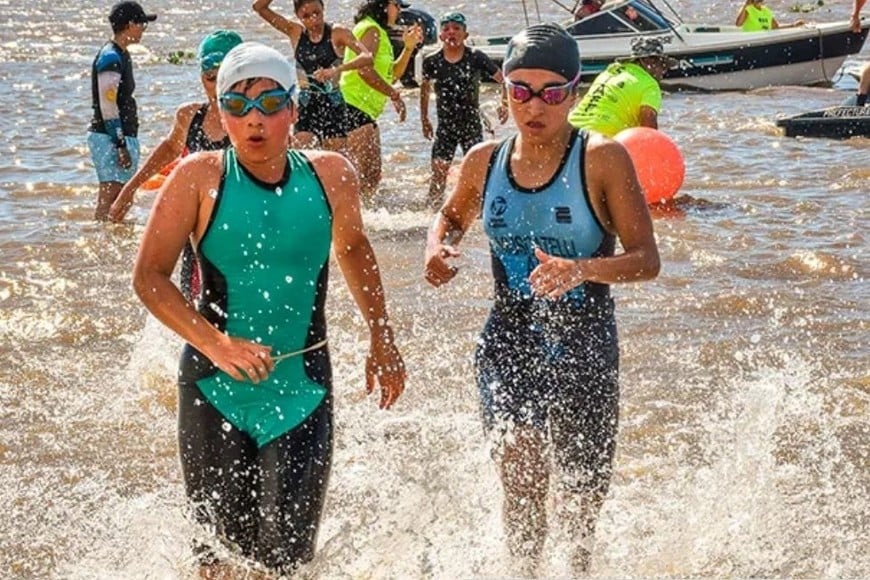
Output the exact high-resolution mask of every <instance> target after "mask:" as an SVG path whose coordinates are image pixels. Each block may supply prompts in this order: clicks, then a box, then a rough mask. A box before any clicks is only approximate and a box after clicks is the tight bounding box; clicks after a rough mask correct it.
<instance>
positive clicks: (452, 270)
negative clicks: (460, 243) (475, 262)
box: [425, 244, 459, 288]
mask: <svg viewBox="0 0 870 580" xmlns="http://www.w3.org/2000/svg"><path fill="white" fill-rule="evenodd" d="M458 257H459V251H457V250H456V248H454V247H453V246H448V245H446V244H438V245H437V246H435V247H434V248H432V249H431V250H430V249H429V248H427V249H426V258H425V264H426V272H425V278H426V281H427V282H429V284H431V285H432V286H435V287H436V288H437V287H439V286H441V285H442V284H446V283H447V282H449V281H450V280H452V279H453V277H454V276H456V273H457V272H458V271H459V268H457V267H456V266H451V265H450V264H448V263H447V260H449V259H453V258H458Z"/></svg>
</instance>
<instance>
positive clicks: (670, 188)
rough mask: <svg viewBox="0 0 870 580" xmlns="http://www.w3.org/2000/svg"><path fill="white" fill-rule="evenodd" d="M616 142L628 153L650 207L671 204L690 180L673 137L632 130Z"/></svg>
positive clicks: (660, 133) (647, 129)
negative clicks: (663, 203)
mask: <svg viewBox="0 0 870 580" xmlns="http://www.w3.org/2000/svg"><path fill="white" fill-rule="evenodd" d="M614 139H615V140H616V141H619V142H620V143H622V145H623V147H625V149H626V150H627V151H628V154H629V156H630V157H631V161H632V162H633V163H634V170H635V172H636V173H637V180H638V181H639V182H640V186H641V188H643V195H644V197H645V198H646V202H647V203H648V204H651V205H652V204H657V203H662V202H664V201H668V200H670V199H671V198H673V197H674V195H676V194H677V191H679V190H680V187H681V186H682V185H683V179H685V177H686V163H685V161H684V160H683V154H682V153H681V152H680V148H679V147H677V144H676V143H674V142H673V141H672V140H671V138H670V137H668V136H667V135H665V134H664V133H662V132H661V131H658V130H656V129H651V128H649V127H632V128H631V129H625V130H623V131H620V132H619V133H617V134H616V136H615V137H614Z"/></svg>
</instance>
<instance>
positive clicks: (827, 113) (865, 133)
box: [776, 106, 870, 139]
mask: <svg viewBox="0 0 870 580" xmlns="http://www.w3.org/2000/svg"><path fill="white" fill-rule="evenodd" d="M776 126H777V127H782V128H783V129H785V136H786V137H824V138H827V139H848V138H849V137H870V106H866V107H831V108H829V109H821V110H819V111H810V112H809V113H803V114H800V115H795V116H794V117H787V118H785V119H777V121H776Z"/></svg>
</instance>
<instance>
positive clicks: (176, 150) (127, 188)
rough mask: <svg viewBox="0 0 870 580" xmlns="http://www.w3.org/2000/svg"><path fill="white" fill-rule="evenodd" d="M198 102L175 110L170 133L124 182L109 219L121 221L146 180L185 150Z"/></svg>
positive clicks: (110, 211) (110, 210)
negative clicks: (128, 179)
mask: <svg viewBox="0 0 870 580" xmlns="http://www.w3.org/2000/svg"><path fill="white" fill-rule="evenodd" d="M200 106H201V105H199V104H198V103H188V104H186V105H182V106H180V107H179V108H178V110H177V111H176V112H175V121H174V122H173V123H172V129H170V131H169V135H167V136H166V137H164V138H163V141H161V142H160V143H159V144H158V145H157V147H155V148H154V151H152V152H151V155H149V156H148V159H146V160H145V163H144V164H143V165H142V167H140V168H139V171H137V172H136V174H135V175H134V176H133V177H132V178H131V179H130V181H128V182H127V183H125V184H124V187H122V188H121V193H119V194H118V198H117V199H116V200H115V202H114V203H113V204H112V207H111V208H110V209H109V219H111V220H112V221H113V222H119V221H121V220H122V219H124V216H125V215H127V210H129V209H130V206H132V205H133V195H134V194H135V193H136V190H138V189H139V188H140V187H142V185H144V184H145V182H146V181H148V180H149V179H151V178H152V177H153V176H154V175H155V174H156V173H157V172H158V171H160V170H161V169H163V168H164V167H166V166H167V165H168V164H169V163H171V162H173V161H175V160H176V159H178V157H179V156H180V155H181V153H182V152H183V151H184V144H185V142H186V140H187V132H188V130H189V129H190V122H191V121H192V120H193V115H194V114H195V113H196V110H197V109H198V108H199V107H200Z"/></svg>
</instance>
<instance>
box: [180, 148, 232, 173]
mask: <svg viewBox="0 0 870 580" xmlns="http://www.w3.org/2000/svg"><path fill="white" fill-rule="evenodd" d="M223 158H224V151H223V150H219V151H197V152H196V153H192V154H190V155H188V156H187V157H185V158H184V159H182V160H181V163H180V164H179V166H180V167H181V166H183V167H184V168H185V169H190V170H196V171H214V170H215V169H217V170H220V169H221V167H222V166H223Z"/></svg>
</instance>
